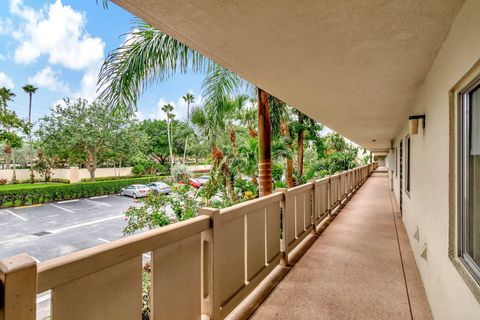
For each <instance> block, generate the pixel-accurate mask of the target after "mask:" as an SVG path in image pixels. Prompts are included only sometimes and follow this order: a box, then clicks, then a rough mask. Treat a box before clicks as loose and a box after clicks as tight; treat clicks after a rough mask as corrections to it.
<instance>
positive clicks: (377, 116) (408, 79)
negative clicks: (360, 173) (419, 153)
mask: <svg viewBox="0 0 480 320" xmlns="http://www.w3.org/2000/svg"><path fill="white" fill-rule="evenodd" d="M114 2H115V3H117V4H119V5H120V6H122V7H124V8H125V9H127V10H128V11H130V12H131V13H133V14H134V15H136V16H138V17H140V18H142V19H143V20H145V21H147V22H149V23H150V24H152V25H154V26H155V27H156V28H158V29H160V30H162V31H164V32H166V33H168V34H169V35H171V36H173V37H175V38H176V39H178V40H179V41H181V42H183V43H185V44H187V45H188V46H190V47H191V48H193V49H195V50H197V51H199V52H201V53H203V54H204V55H206V56H208V57H209V58H211V59H212V60H214V61H216V62H217V63H219V64H221V65H223V66H225V67H227V68H229V69H231V70H232V71H234V72H235V73H237V74H239V75H240V76H242V77H243V78H245V79H247V80H248V81H250V82H251V83H253V84H255V85H257V86H258V87H261V88H263V89H264V90H266V91H268V92H270V93H271V94H273V95H275V96H277V97H278V98H280V99H282V100H284V101H285V102H287V103H288V104H290V105H292V106H293V107H295V108H297V109H299V110H301V111H303V112H304V113H306V114H308V115H309V116H311V117H312V118H314V119H316V120H317V121H319V122H322V123H324V124H325V125H327V126H328V127H330V128H332V129H333V130H335V131H337V132H339V133H340V134H342V135H344V136H346V137H347V138H349V139H350V140H352V141H354V142H356V143H358V144H359V145H361V146H363V147H365V148H368V149H370V150H372V151H384V150H388V148H389V146H390V140H391V139H393V138H394V137H395V135H396V134H397V133H398V131H399V130H400V129H401V128H402V127H403V126H404V125H406V123H407V121H408V110H409V108H410V107H411V105H412V103H413V101H414V99H415V97H416V94H417V92H418V91H419V89H420V86H421V85H422V83H423V81H424V79H425V77H426V75H427V73H428V71H429V69H430V66H431V65H432V63H433V61H434V59H435V56H436V54H437V52H438V50H439V49H440V47H441V45H442V43H443V41H444V40H445V38H446V36H447V34H448V31H449V29H450V27H451V25H452V23H453V21H454V19H455V16H456V13H457V12H458V10H459V9H460V7H461V5H462V3H463V0H421V1H419V0H390V1H387V0H361V1H359V0H302V1H299V0H296V1H294V0H275V1H261V0H242V1H239V0H236V1H233V0H232V1H226V0H190V1H186V0H114ZM374 140H375V141H374Z"/></svg>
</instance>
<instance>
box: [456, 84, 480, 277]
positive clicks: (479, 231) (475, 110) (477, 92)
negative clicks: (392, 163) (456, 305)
mask: <svg viewBox="0 0 480 320" xmlns="http://www.w3.org/2000/svg"><path fill="white" fill-rule="evenodd" d="M458 119H459V125H458V128H459V134H458V152H459V157H458V163H459V165H458V170H459V172H458V176H459V179H458V182H459V186H458V203H459V208H458V228H459V230H458V236H459V239H458V241H459V245H458V255H459V257H460V259H461V260H462V262H463V263H464V264H465V266H466V267H467V269H468V270H469V271H470V272H471V274H472V275H473V276H474V278H475V279H476V280H477V281H478V282H479V283H480V79H478V80H477V81H475V82H473V83H472V84H471V85H470V86H469V87H467V88H466V89H465V90H464V91H462V92H461V93H460V100H459V117H458Z"/></svg>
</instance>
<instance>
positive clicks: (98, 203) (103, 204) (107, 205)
mask: <svg viewBox="0 0 480 320" xmlns="http://www.w3.org/2000/svg"><path fill="white" fill-rule="evenodd" d="M83 200H85V201H87V202H91V203H94V204H97V205H101V206H104V207H111V205H109V204H108V203H105V202H98V201H93V200H89V199H83Z"/></svg>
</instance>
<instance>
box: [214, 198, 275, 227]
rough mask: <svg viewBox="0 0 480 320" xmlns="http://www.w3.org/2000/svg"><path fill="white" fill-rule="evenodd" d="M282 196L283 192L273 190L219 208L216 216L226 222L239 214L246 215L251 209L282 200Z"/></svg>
mask: <svg viewBox="0 0 480 320" xmlns="http://www.w3.org/2000/svg"><path fill="white" fill-rule="evenodd" d="M282 198H283V193H281V192H274V193H272V194H270V195H267V196H264V197H261V198H258V199H254V200H250V201H247V202H242V203H239V204H236V205H234V206H231V207H228V208H224V209H220V210H219V211H218V215H217V216H216V218H217V219H220V220H221V221H222V222H226V221H229V220H232V219H235V218H238V217H239V216H243V215H246V214H248V213H250V212H252V211H255V210H258V209H261V208H265V207H267V206H269V205H270V204H272V203H275V202H278V201H280V200H282Z"/></svg>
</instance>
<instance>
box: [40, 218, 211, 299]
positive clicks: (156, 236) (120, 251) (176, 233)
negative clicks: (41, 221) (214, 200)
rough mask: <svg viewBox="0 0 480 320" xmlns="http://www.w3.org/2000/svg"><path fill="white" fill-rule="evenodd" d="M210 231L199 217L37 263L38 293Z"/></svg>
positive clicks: (208, 222) (206, 219) (207, 225)
mask: <svg viewBox="0 0 480 320" xmlns="http://www.w3.org/2000/svg"><path fill="white" fill-rule="evenodd" d="M209 228H210V217H208V216H198V217H195V218H192V219H189V220H187V221H182V222H179V223H175V224H171V225H168V226H165V227H161V228H158V229H154V230H150V231H146V232H143V233H140V234H137V235H133V236H130V237H127V238H123V239H119V240H115V241H112V242H110V243H106V244H102V245H99V246H96V247H92V248H88V249H85V250H82V251H78V252H74V253H71V254H68V255H66V256H62V257H59V258H55V259H52V260H48V261H45V262H40V263H39V264H38V289H37V291H38V292H39V293H40V292H43V291H46V290H49V289H53V288H55V287H58V286H60V285H62V284H65V283H68V282H70V281H73V280H75V279H79V278H82V277H84V276H87V275H89V274H91V273H94V272H98V271H100V270H103V269H105V268H108V267H111V266H113V265H116V264H119V263H121V262H123V261H126V260H129V259H132V258H134V257H137V256H139V255H142V254H143V253H145V252H148V251H151V250H153V249H156V248H160V247H163V246H165V245H168V244H170V243H173V242H175V241H178V240H181V239H184V238H187V237H189V236H192V235H194V234H198V233H200V232H202V231H205V230H208V229H209Z"/></svg>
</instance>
